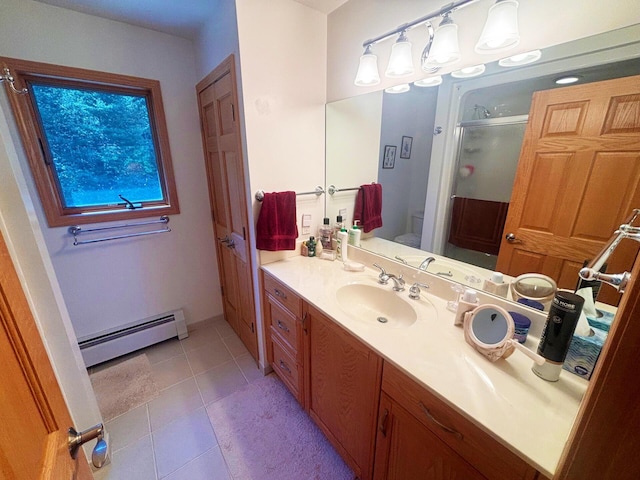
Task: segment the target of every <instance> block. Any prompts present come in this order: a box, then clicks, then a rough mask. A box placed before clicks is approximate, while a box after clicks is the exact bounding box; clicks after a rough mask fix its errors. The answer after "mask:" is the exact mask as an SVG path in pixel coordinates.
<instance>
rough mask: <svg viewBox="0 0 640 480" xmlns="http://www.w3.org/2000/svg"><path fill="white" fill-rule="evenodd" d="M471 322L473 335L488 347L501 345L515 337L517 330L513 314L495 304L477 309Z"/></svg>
mask: <svg viewBox="0 0 640 480" xmlns="http://www.w3.org/2000/svg"><path fill="white" fill-rule="evenodd" d="M507 319H508V320H507ZM469 324H470V328H471V331H472V333H473V336H474V337H475V338H476V339H477V340H478V341H479V342H480V343H481V344H482V345H483V346H487V347H499V346H501V345H502V343H504V341H505V340H509V339H510V338H512V337H513V332H514V330H515V327H514V324H513V319H512V318H511V315H509V314H508V313H507V312H505V311H504V310H503V309H502V308H499V307H493V306H490V308H478V309H476V311H475V314H474V315H473V317H472V318H471V320H470V322H469Z"/></svg>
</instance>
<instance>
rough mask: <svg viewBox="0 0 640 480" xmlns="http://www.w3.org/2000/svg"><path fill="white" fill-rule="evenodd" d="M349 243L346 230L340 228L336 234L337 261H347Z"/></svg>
mask: <svg viewBox="0 0 640 480" xmlns="http://www.w3.org/2000/svg"><path fill="white" fill-rule="evenodd" d="M348 243H349V234H348V233H347V229H346V228H344V227H343V228H342V229H341V230H340V231H339V232H338V247H337V250H338V260H342V261H343V262H346V261H347V245H348Z"/></svg>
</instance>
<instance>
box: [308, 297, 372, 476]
mask: <svg viewBox="0 0 640 480" xmlns="http://www.w3.org/2000/svg"><path fill="white" fill-rule="evenodd" d="M308 309H309V310H308V314H307V323H308V326H307V329H306V333H307V336H306V337H305V340H306V345H305V348H306V355H305V369H306V375H305V377H306V378H305V381H304V384H305V388H306V392H305V394H306V401H305V405H306V406H307V408H308V410H309V415H310V416H311V418H312V419H313V420H314V421H315V422H316V424H317V425H318V426H319V427H320V429H321V430H322V431H323V432H324V434H325V435H326V436H327V438H328V439H329V440H330V441H331V443H332V444H333V445H334V447H335V448H336V450H337V451H338V452H339V453H340V454H341V456H342V458H343V459H344V460H345V461H346V462H347V463H348V464H349V466H350V467H351V468H352V469H353V470H354V472H355V473H356V475H357V476H358V478H360V479H362V480H366V479H369V478H371V475H372V465H373V453H374V452H373V447H374V441H375V422H376V416H377V411H378V398H379V392H380V383H381V378H382V359H381V358H380V357H379V356H378V355H376V354H375V353H374V352H373V351H372V350H371V349H369V348H368V347H367V346H366V345H364V344H363V343H362V342H360V341H359V340H357V339H356V338H355V337H353V336H352V335H351V334H349V333H348V332H347V331H345V330H344V329H343V328H342V327H340V326H339V325H337V324H336V323H335V322H334V321H333V320H331V319H329V318H327V317H326V316H325V315H323V314H322V313H320V312H319V311H318V310H316V309H315V308H313V307H311V306H309V307H308Z"/></svg>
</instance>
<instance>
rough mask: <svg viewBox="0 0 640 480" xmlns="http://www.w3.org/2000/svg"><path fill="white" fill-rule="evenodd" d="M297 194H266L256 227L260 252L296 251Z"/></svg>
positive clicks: (257, 244)
mask: <svg viewBox="0 0 640 480" xmlns="http://www.w3.org/2000/svg"><path fill="white" fill-rule="evenodd" d="M296 238H298V225H296V192H278V193H265V194H264V199H263V200H262V208H260V213H259V214H258V223H257V225H256V248H258V249H259V250H271V251H275V250H295V249H296Z"/></svg>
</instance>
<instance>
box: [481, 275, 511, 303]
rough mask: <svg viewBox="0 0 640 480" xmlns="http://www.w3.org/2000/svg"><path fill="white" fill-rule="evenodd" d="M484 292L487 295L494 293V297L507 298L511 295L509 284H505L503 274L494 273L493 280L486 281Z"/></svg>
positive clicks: (483, 287)
mask: <svg viewBox="0 0 640 480" xmlns="http://www.w3.org/2000/svg"><path fill="white" fill-rule="evenodd" d="M482 290H484V291H485V292H487V293H493V294H494V295H499V296H501V297H504V298H507V295H508V293H509V284H508V283H505V282H504V277H503V275H502V273H500V272H493V274H492V275H491V278H490V279H487V280H485V281H484V285H483V286H482Z"/></svg>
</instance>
